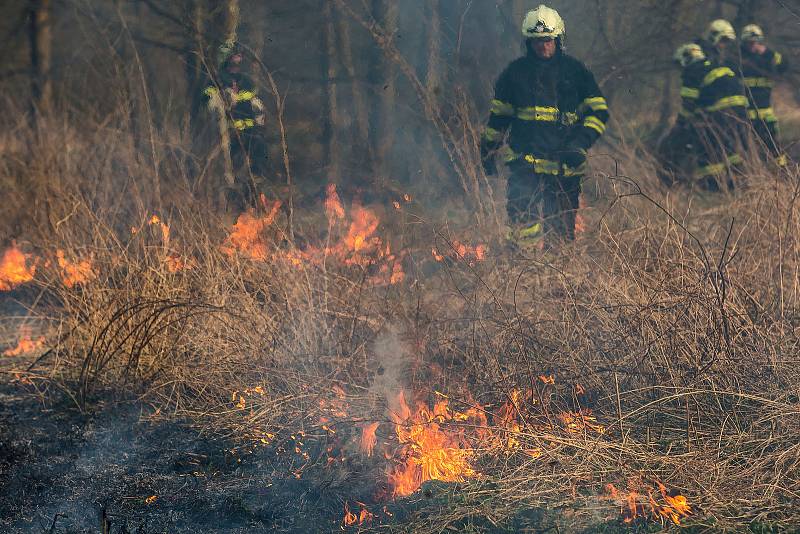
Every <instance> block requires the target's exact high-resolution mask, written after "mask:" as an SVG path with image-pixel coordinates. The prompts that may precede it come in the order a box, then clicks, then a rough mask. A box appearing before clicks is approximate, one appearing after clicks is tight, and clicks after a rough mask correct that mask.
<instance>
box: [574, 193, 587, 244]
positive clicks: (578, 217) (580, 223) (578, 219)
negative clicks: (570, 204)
mask: <svg viewBox="0 0 800 534" xmlns="http://www.w3.org/2000/svg"><path fill="white" fill-rule="evenodd" d="M585 208H586V199H585V198H584V197H583V195H580V196H579V197H578V212H577V213H576V214H575V235H578V234H582V233H585V232H586V219H585V218H584V217H583V214H582V213H581V211H582V210H584V209H585Z"/></svg>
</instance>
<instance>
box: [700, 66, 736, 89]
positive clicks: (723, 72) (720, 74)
mask: <svg viewBox="0 0 800 534" xmlns="http://www.w3.org/2000/svg"><path fill="white" fill-rule="evenodd" d="M725 76H731V77H734V76H736V75H735V74H734V73H733V71H732V70H731V69H730V68H728V67H717V68H716V69H714V70H712V71H711V72H709V73H708V74H706V77H705V78H703V84H702V87H706V86H708V85H711V84H712V83H714V82H715V81H717V80H718V79H720V78H724V77H725Z"/></svg>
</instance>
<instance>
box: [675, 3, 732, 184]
mask: <svg viewBox="0 0 800 534" xmlns="http://www.w3.org/2000/svg"><path fill="white" fill-rule="evenodd" d="M735 40H736V32H735V31H734V29H733V26H732V25H731V24H730V22H728V21H726V20H722V19H719V20H715V21H713V22H712V23H711V24H710V25H709V28H708V31H707V32H706V35H705V38H704V39H701V40H698V41H697V42H696V43H695V44H697V45H698V46H700V47H701V49H702V52H703V54H705V56H706V59H705V60H703V61H696V62H693V63H691V64H690V65H688V66H687V67H686V68H685V69H684V72H683V87H682V88H681V95H682V97H683V100H684V108H687V107H688V108H689V109H691V107H692V106H691V104H690V103H691V102H692V101H694V112H693V114H692V121H693V123H694V130H695V132H696V135H697V145H698V147H697V148H698V164H697V169H696V171H695V179H696V183H697V185H698V186H700V187H701V188H704V189H708V190H711V191H717V190H720V189H724V188H726V187H727V188H730V187H733V184H734V181H733V177H734V175H735V174H736V172H737V167H738V166H739V165H741V163H742V161H743V160H742V155H741V151H742V150H743V149H744V148H745V142H746V139H747V129H746V128H747V98H746V97H745V96H744V87H743V85H742V82H741V80H740V78H739V76H737V75H736V73H735V71H734V69H735V63H734V62H733V60H732V59H731V55H732V54H731V44H732V43H733V42H734V41H735Z"/></svg>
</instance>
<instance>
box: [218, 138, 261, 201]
mask: <svg viewBox="0 0 800 534" xmlns="http://www.w3.org/2000/svg"><path fill="white" fill-rule="evenodd" d="M231 161H232V163H233V169H234V175H235V179H236V182H235V184H234V189H233V190H232V191H229V193H228V203H229V204H230V205H231V206H232V207H233V209H234V210H235V211H244V210H245V209H246V208H247V207H252V206H255V205H257V203H258V197H259V195H260V194H261V193H262V192H263V191H262V188H263V185H264V181H265V177H266V175H267V143H266V141H265V140H264V135H263V132H261V130H260V128H258V127H256V128H250V129H247V130H242V131H232V132H231Z"/></svg>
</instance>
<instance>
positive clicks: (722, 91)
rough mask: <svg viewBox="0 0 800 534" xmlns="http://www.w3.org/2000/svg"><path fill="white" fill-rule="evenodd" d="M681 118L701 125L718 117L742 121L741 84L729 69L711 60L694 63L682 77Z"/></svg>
mask: <svg viewBox="0 0 800 534" xmlns="http://www.w3.org/2000/svg"><path fill="white" fill-rule="evenodd" d="M681 79H682V81H683V87H681V99H682V101H683V108H682V109H681V117H682V118H683V119H684V120H688V121H693V122H697V121H702V120H704V119H709V118H715V117H717V116H719V115H727V116H730V115H734V116H737V117H741V118H744V115H745V109H746V107H747V98H745V96H744V89H743V87H742V83H741V80H740V79H739V77H738V76H737V75H736V73H735V72H734V70H733V69H732V68H731V67H730V66H728V65H720V64H719V63H717V62H716V61H714V60H712V59H706V60H704V61H696V62H695V63H692V64H691V65H688V66H686V67H685V68H684V69H683V72H682V73H681Z"/></svg>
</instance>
